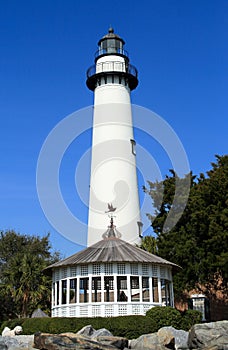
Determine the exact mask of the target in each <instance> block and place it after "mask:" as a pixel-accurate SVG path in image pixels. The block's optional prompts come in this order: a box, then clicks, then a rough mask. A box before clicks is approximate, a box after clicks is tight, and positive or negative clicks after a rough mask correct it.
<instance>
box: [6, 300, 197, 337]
mask: <svg viewBox="0 0 228 350" xmlns="http://www.w3.org/2000/svg"><path fill="white" fill-rule="evenodd" d="M201 318H202V316H201V313H200V312H198V311H196V310H188V311H186V312H184V313H180V312H179V311H178V310H176V309H173V308H172V307H161V306H157V307H153V308H152V309H150V310H149V311H147V313H146V316H140V315H137V316H118V317H106V318H103V317H95V318H89V317H87V318H75V317H50V318H49V317H44V318H26V319H14V320H11V321H5V322H3V324H2V325H1V328H0V332H2V330H3V329H4V327H9V328H10V329H13V328H14V327H15V326H17V325H20V326H22V328H23V334H28V335H29V334H34V333H36V332H44V333H52V334H60V333H65V332H73V333H76V332H78V331H79V330H80V329H81V328H83V327H84V326H87V325H91V326H92V327H93V328H95V329H100V328H106V329H108V330H109V331H110V332H111V333H112V334H113V335H114V336H120V337H126V338H128V339H134V338H138V337H139V336H140V335H142V334H148V333H155V332H157V331H158V330H159V329H160V328H161V327H164V326H173V327H174V328H176V329H183V330H189V329H190V328H191V326H193V325H194V324H195V323H200V322H201Z"/></svg>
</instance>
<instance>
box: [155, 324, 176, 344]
mask: <svg viewBox="0 0 228 350" xmlns="http://www.w3.org/2000/svg"><path fill="white" fill-rule="evenodd" d="M173 333H174V328H173V327H162V328H160V329H159V330H158V333H157V335H158V341H159V343H160V344H161V345H165V346H168V347H169V348H170V349H174V344H175V338H174V334H173Z"/></svg>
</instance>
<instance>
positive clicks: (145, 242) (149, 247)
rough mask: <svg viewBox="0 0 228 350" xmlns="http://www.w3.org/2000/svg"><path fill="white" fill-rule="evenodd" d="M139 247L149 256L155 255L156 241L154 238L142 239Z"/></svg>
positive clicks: (146, 237)
mask: <svg viewBox="0 0 228 350" xmlns="http://www.w3.org/2000/svg"><path fill="white" fill-rule="evenodd" d="M139 247H140V248H142V249H143V250H146V251H147V252H149V253H151V254H157V250H158V248H157V241H156V238H155V237H153V236H145V237H143V238H142V240H141V244H140V246H139Z"/></svg>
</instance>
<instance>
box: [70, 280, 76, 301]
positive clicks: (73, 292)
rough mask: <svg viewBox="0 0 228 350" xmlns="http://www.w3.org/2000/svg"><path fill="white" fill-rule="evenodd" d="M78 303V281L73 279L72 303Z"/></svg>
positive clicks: (71, 286) (71, 282)
mask: <svg viewBox="0 0 228 350" xmlns="http://www.w3.org/2000/svg"><path fill="white" fill-rule="evenodd" d="M76 302H77V279H76V278H73V279H71V280H70V303H71V304H73V303H76Z"/></svg>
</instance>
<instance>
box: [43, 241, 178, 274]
mask: <svg viewBox="0 0 228 350" xmlns="http://www.w3.org/2000/svg"><path fill="white" fill-rule="evenodd" d="M99 262H100V263H101V262H103V263H111V262H120V263H122V262H130V263H153V264H161V265H169V266H171V267H173V268H174V267H178V268H179V266H178V265H176V264H173V263H171V262H170V261H168V260H165V259H163V258H161V257H159V256H157V255H154V254H151V253H149V252H147V251H145V250H143V249H141V248H139V247H136V246H134V245H133V244H131V243H128V242H126V241H123V240H122V239H120V238H117V237H115V236H114V237H113V236H109V237H107V238H104V239H102V240H101V241H99V242H97V243H95V244H93V245H92V246H90V247H88V248H85V249H83V250H82V251H80V252H78V253H76V254H74V255H72V256H70V257H68V258H66V259H63V260H61V261H58V262H56V263H54V264H52V265H50V266H48V267H47V268H46V269H45V271H47V272H48V270H49V271H50V270H51V269H53V268H58V267H64V266H70V265H71V266H72V265H77V264H90V263H99Z"/></svg>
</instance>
